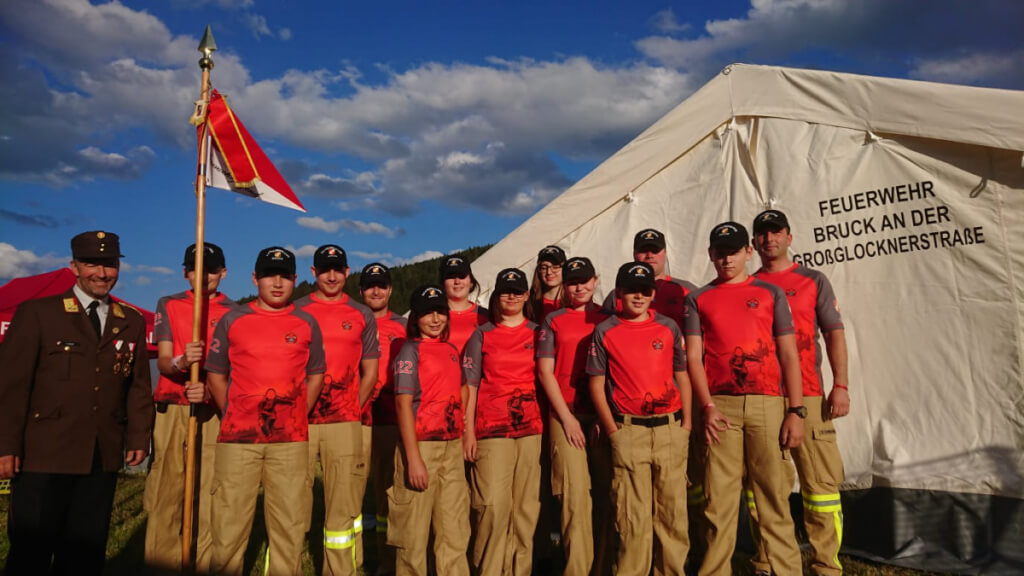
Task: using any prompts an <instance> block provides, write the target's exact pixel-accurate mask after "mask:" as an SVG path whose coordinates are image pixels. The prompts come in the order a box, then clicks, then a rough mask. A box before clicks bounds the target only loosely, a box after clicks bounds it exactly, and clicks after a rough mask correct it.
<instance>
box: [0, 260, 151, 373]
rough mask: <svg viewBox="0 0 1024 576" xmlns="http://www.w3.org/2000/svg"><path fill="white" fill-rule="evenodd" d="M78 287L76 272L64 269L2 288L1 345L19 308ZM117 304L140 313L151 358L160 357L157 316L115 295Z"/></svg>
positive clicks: (0, 294)
mask: <svg viewBox="0 0 1024 576" xmlns="http://www.w3.org/2000/svg"><path fill="white" fill-rule="evenodd" d="M74 284H75V273H74V272H72V271H71V269H69V268H61V269H59V270H54V271H52V272H46V273H43V274H38V275H36V276H26V277H23V278H15V279H13V280H11V281H9V282H8V283H6V284H4V285H3V286H0V342H3V340H4V336H5V335H6V333H7V327H8V326H9V325H10V323H11V319H13V318H14V312H15V310H17V309H18V305H19V304H21V303H22V302H25V301H26V300H32V299H34V298H44V297H46V296H53V295H55V294H63V293H64V292H67V291H68V290H70V289H71V287H72V286H74ZM110 297H111V299H113V300H114V301H115V302H123V303H125V304H127V305H129V306H131V307H132V308H134V309H136V310H138V311H139V312H140V313H141V314H142V317H143V318H145V320H146V343H147V344H146V349H147V351H148V352H149V354H150V355H154V354H156V343H154V342H153V313H152V312H150V311H149V310H146V309H144V308H139V307H138V306H135V305H134V304H131V303H129V302H125V301H124V300H121V299H120V298H118V297H117V296H114V295H111V296H110Z"/></svg>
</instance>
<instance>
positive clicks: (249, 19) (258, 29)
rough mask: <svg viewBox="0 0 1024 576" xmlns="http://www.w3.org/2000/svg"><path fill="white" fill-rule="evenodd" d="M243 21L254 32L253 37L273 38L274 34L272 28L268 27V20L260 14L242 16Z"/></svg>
mask: <svg viewBox="0 0 1024 576" xmlns="http://www.w3.org/2000/svg"><path fill="white" fill-rule="evenodd" d="M242 21H243V22H245V25H246V26H247V27H248V28H249V31H250V32H252V35H253V36H255V37H256V38H259V37H260V36H273V35H274V34H273V33H272V32H271V31H270V26H268V25H267V19H266V17H264V16H261V15H259V14H245V15H243V16H242Z"/></svg>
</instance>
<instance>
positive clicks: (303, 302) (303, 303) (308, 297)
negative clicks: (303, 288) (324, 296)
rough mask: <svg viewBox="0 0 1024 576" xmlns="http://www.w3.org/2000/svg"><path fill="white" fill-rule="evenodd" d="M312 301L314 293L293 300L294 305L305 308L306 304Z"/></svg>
mask: <svg viewBox="0 0 1024 576" xmlns="http://www.w3.org/2000/svg"><path fill="white" fill-rule="evenodd" d="M312 303H313V295H312V294H306V295H305V296H303V297H302V298H299V299H298V300H296V301H294V302H292V305H293V306H295V307H296V308H305V307H306V306H309V305H310V304H312Z"/></svg>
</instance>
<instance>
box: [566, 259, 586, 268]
mask: <svg viewBox="0 0 1024 576" xmlns="http://www.w3.org/2000/svg"><path fill="white" fill-rule="evenodd" d="M582 267H583V263H582V262H580V261H579V260H573V261H572V262H570V263H569V270H579V269H580V268H582Z"/></svg>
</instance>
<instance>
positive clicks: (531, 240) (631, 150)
mask: <svg viewBox="0 0 1024 576" xmlns="http://www.w3.org/2000/svg"><path fill="white" fill-rule="evenodd" d="M1022 110H1024V92H1021V91H1016V90H998V89H993V88H976V87H969V86H956V85H951V84H939V83H934V82H921V81H915V80H902V79H893V78H878V77H872V76H861V75H857V74H843V73H839V72H824V71H818V70H801V69H794V68H780V67H776V66H753V65H748V64H733V65H730V66H727V67H726V68H725V69H724V70H722V72H721V73H720V74H718V76H716V77H715V78H714V79H712V80H711V81H710V82H708V83H707V84H705V85H704V86H703V87H702V88H701V89H700V90H698V91H697V92H695V93H694V94H693V95H691V96H690V97H689V98H687V99H686V100H685V101H684V102H683V103H681V104H680V105H679V106H677V107H675V108H674V109H673V110H671V111H670V112H669V113H668V114H666V115H665V116H663V117H662V118H661V119H660V120H658V121H657V122H655V123H654V124H653V125H652V126H651V127H649V128H648V129H647V130H645V131H644V132H643V133H642V134H640V135H639V136H637V137H636V138H635V139H634V140H633V141H632V142H630V143H629V144H627V145H626V146H625V147H623V148H622V149H621V150H619V151H618V152H616V153H615V154H614V155H613V156H611V157H610V158H608V159H607V160H606V161H604V162H603V163H602V164H601V165H600V166H598V167H597V168H595V169H594V170H593V171H592V172H590V173H589V174H587V175H586V176H585V177H583V179H581V180H580V181H579V182H577V183H576V184H575V185H573V186H572V187H571V188H569V189H568V190H566V191H565V192H564V193H562V194H561V195H560V196H558V197H557V198H555V199H554V200H552V201H551V203H549V204H548V205H547V206H545V207H544V208H543V209H542V210H541V211H540V212H538V213H537V214H535V215H534V216H532V217H531V218H529V219H528V220H527V221H526V222H524V223H523V224H521V225H520V226H519V227H518V228H516V229H515V230H513V231H512V232H511V233H510V234H509V235H508V236H506V237H505V238H504V239H503V240H502V241H501V242H499V243H498V244H496V245H495V246H494V247H493V248H491V249H490V250H489V251H487V253H485V254H484V255H483V256H481V257H480V258H479V259H478V260H477V261H476V262H474V264H473V268H474V273H475V274H476V276H477V277H478V278H479V279H480V281H481V283H482V284H483V286H482V288H483V293H484V294H486V293H487V292H488V290H489V287H490V285H491V283H492V282H493V277H494V275H495V274H496V273H497V272H498V271H499V270H500V269H501V268H504V267H507V266H519V267H524V266H526V265H528V264H529V263H530V262H532V261H533V257H534V254H535V252H536V250H539V249H540V248H541V247H543V246H545V245H548V244H557V243H558V242H559V241H560V240H562V239H563V238H565V237H566V236H568V235H570V234H571V233H572V232H573V231H574V230H576V229H578V228H579V227H580V226H582V225H583V224H585V223H586V222H588V221H589V220H591V219H593V218H594V217H596V216H597V215H598V214H600V213H601V212H603V211H605V210H607V209H608V208H610V207H612V206H614V205H615V204H617V203H619V202H621V201H624V200H626V199H627V197H628V196H629V194H630V193H632V192H633V191H634V190H636V189H637V188H639V187H640V186H641V185H642V184H643V183H644V182H646V181H647V180H649V179H650V178H652V177H654V176H655V175H656V174H658V173H659V172H660V171H661V170H663V169H664V168H665V167H667V166H669V165H670V164H672V162H674V161H675V160H676V159H678V158H679V157H680V156H683V155H684V154H686V152H687V151H689V150H690V149H691V148H692V147H694V146H695V145H697V144H698V143H699V142H700V141H701V140H703V139H704V138H706V137H707V136H708V135H710V134H712V133H713V132H714V131H715V129H717V128H718V127H720V126H722V125H723V124H726V123H728V122H730V121H731V120H732V119H734V118H737V117H773V118H784V119H788V120H796V121H803V122H807V123H813V124H825V125H831V126H837V127H843V128H850V129H856V130H864V131H865V132H871V133H879V134H897V135H904V136H914V137H920V138H929V139H938V140H948V141H952V142H960V143H966V144H973V145H980V146H988V147H993V148H1002V149H1007V150H1015V151H1024V114H1022V113H1021V111H1022ZM582 206H586V207H588V209H581V207H582ZM524 247H533V248H532V250H524ZM531 252H532V253H531ZM523 254H529V255H530V258H529V259H528V260H526V261H523Z"/></svg>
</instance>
